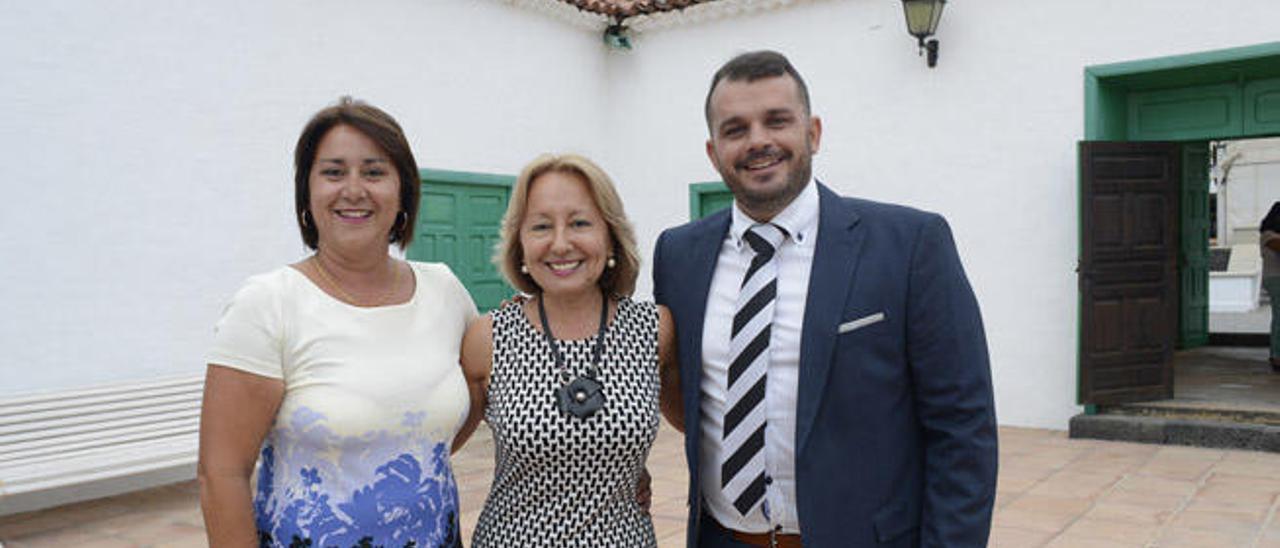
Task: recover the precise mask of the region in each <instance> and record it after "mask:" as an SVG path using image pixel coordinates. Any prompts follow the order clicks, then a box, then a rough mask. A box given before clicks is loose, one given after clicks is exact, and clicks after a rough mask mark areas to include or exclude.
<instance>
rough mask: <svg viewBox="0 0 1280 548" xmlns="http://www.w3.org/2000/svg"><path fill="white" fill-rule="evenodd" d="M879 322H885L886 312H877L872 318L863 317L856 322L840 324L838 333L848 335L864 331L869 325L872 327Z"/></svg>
mask: <svg viewBox="0 0 1280 548" xmlns="http://www.w3.org/2000/svg"><path fill="white" fill-rule="evenodd" d="M879 321H884V312H876V313H875V314H872V315H870V316H863V317H861V318H858V319H856V320H849V321H847V322H844V323H842V324H840V328H839V329H838V330H836V332H837V333H848V332H850V331H853V330H854V329H862V328H864V327H866V326H868V325H871V324H873V323H876V322H879Z"/></svg>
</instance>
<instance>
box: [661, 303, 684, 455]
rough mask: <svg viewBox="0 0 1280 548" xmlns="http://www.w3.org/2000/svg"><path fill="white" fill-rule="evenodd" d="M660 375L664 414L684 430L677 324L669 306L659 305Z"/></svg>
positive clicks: (670, 421)
mask: <svg viewBox="0 0 1280 548" xmlns="http://www.w3.org/2000/svg"><path fill="white" fill-rule="evenodd" d="M658 375H659V377H660V378H661V379H662V390H661V392H660V395H659V397H658V402H659V407H661V409H662V416H664V417H666V418H667V422H669V423H671V426H674V427H675V429H676V430H679V431H681V432H684V400H683V399H682V398H681V395H680V359H679V353H678V352H676V324H675V321H674V320H672V318H671V311H670V310H668V309H667V307H665V306H662V305H658Z"/></svg>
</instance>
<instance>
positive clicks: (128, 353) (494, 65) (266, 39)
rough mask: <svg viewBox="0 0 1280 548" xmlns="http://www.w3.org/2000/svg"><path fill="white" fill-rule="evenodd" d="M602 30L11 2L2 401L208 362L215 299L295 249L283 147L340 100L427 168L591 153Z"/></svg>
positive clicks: (486, 12)
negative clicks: (378, 118)
mask: <svg viewBox="0 0 1280 548" xmlns="http://www.w3.org/2000/svg"><path fill="white" fill-rule="evenodd" d="M604 61H605V55H604V52H603V51H602V49H601V48H600V47H599V36H598V34H596V33H595V32H593V31H588V30H587V29H585V28H583V27H580V26H574V25H571V24H567V23H566V22H565V21H563V20H560V19H557V18H554V17H548V16H546V15H545V14H540V13H536V12H532V11H528V10H520V9H516V8H513V7H511V6H510V5H507V4H504V3H501V2H497V1H494V0H388V1H378V2H340V1H336V0H319V1H301V0H291V1H281V2H276V1H273V2H254V1H249V0H235V1H225V2H182V3H156V2H143V1H125V0H119V1H110V2H96V1H90V0H82V1H71V0H68V1H62V2H8V3H6V4H5V10H4V16H2V17H0V72H2V73H3V77H0V150H3V151H4V152H5V154H4V156H5V160H4V161H2V162H0V181H3V185H4V189H5V190H6V192H5V197H4V199H0V303H2V304H0V310H3V312H2V313H0V348H4V349H5V350H4V354H3V357H0V397H3V396H5V395H12V394H19V393H27V392H36V391H55V390H66V389H71V388H76V387H81V386H91V385H96V384H101V383H112V382H131V381H136V380H140V379H153V378H157V377H166V376H175V375H189V374H200V373H201V372H202V371H203V368H204V363H203V355H204V352H205V350H206V348H207V346H208V343H209V340H210V335H211V333H212V325H213V322H214V321H215V320H216V319H217V317H218V314H219V311H220V310H221V307H222V306H223V304H224V303H225V302H226V301H227V300H228V299H229V298H230V296H231V294H232V292H233V291H234V290H235V288H236V287H238V286H239V284H240V283H241V282H242V281H243V280H244V278H245V277H246V276H249V275H250V274H253V273H256V272H260V271H264V270H268V269H271V268H274V267H277V266H279V265H281V264H285V263H287V262H292V261H295V260H297V259H299V258H300V257H302V256H304V254H305V250H304V248H303V246H302V245H301V242H300V240H299V238H298V236H297V231H296V228H294V226H293V221H292V215H293V206H292V165H291V163H292V153H293V145H294V142H295V140H296V139H297V136H298V132H299V131H300V130H301V129H302V126H303V124H304V123H305V122H306V120H307V119H308V118H309V117H310V116H311V114H313V113H314V112H315V111H316V110H319V109H320V108H322V107H324V106H326V105H327V104H330V103H332V102H333V101H335V100H336V99H337V98H338V96H340V95H343V94H351V95H354V96H355V97H358V98H363V99H366V100H368V101H369V102H371V103H373V104H375V105H378V106H380V107H382V108H384V109H385V110H387V111H388V112H390V113H391V114H392V115H394V116H395V117H396V118H397V119H398V120H399V121H400V122H401V125H402V126H403V127H404V128H405V131H406V132H407V134H408V135H409V138H410V142H411V144H412V146H413V149H414V151H415V153H416V155H417V158H418V162H419V164H420V165H421V166H422V167H436V168H447V169H459V170H471V171H488V172H499V173H514V172H515V171H517V170H518V169H519V168H520V167H521V166H522V165H523V164H524V163H525V162H526V161H528V160H529V159H531V158H532V157H533V156H534V155H535V154H536V153H538V152H540V151H542V150H544V149H556V150H563V149H568V150H578V151H581V152H584V153H587V154H591V155H599V154H600V153H601V152H602V147H601V146H600V140H599V139H598V129H597V128H599V127H600V122H599V120H600V118H601V109H602V108H603V106H604V102H603V99H602V95H601V90H602V89H603V88H602V84H601V80H600V78H599V75H600V74H601V73H602V72H603V68H602V65H603V63H604Z"/></svg>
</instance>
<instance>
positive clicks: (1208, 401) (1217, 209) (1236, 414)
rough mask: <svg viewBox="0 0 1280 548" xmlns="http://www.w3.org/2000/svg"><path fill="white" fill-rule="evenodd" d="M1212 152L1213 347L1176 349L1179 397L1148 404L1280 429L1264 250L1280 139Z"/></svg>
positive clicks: (1277, 183)
mask: <svg viewBox="0 0 1280 548" xmlns="http://www.w3.org/2000/svg"><path fill="white" fill-rule="evenodd" d="M1208 151H1209V154H1208V158H1207V160H1208V166H1207V167H1208V169H1207V174H1208V177H1207V180H1206V181H1205V185H1204V186H1205V187H1206V190H1207V191H1208V197H1209V204H1208V205H1209V208H1208V209H1209V214H1210V223H1209V226H1210V230H1209V238H1208V246H1209V318H1208V320H1209V321H1208V324H1209V325H1208V327H1209V329H1208V330H1209V336H1208V340H1207V343H1208V344H1207V345H1204V346H1198V345H1196V346H1198V347H1195V348H1184V349H1183V350H1180V351H1178V352H1176V353H1175V354H1174V379H1173V386H1174V394H1173V398H1170V399H1168V400H1161V401H1155V402H1149V403H1148V404H1147V405H1150V406H1154V407H1157V408H1165V409H1168V408H1185V409H1191V410H1196V411H1200V412H1203V411H1206V410H1215V411H1217V412H1220V413H1222V414H1223V415H1226V416H1228V417H1232V418H1234V419H1235V420H1245V421H1257V422H1262V423H1265V424H1272V423H1275V424H1280V375H1277V374H1274V373H1273V372H1272V370H1271V367H1270V365H1269V363H1268V357H1269V349H1268V347H1269V338H1270V336H1269V334H1270V329H1271V310H1272V309H1271V307H1272V299H1271V296H1270V295H1268V293H1267V291H1266V289H1265V288H1264V287H1263V284H1262V278H1263V260H1262V254H1261V248H1260V245H1259V224H1260V222H1261V220H1262V218H1263V217H1264V216H1265V215H1266V213H1267V211H1268V210H1269V209H1270V208H1271V205H1272V204H1273V203H1276V202H1277V201H1280V138H1261V139H1236V140H1221V141H1211V142H1209V143H1208ZM1184 169H1185V168H1184ZM1182 262H1183V263H1184V264H1185V261H1182ZM1276 301H1277V303H1276V304H1277V305H1280V299H1276ZM1186 346H1192V345H1184V347H1186Z"/></svg>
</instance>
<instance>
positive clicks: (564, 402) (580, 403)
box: [538, 293, 609, 419]
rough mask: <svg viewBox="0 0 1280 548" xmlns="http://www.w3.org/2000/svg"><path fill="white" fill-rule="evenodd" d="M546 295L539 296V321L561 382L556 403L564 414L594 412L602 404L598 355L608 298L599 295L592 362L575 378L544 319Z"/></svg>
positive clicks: (606, 321)
mask: <svg viewBox="0 0 1280 548" xmlns="http://www.w3.org/2000/svg"><path fill="white" fill-rule="evenodd" d="M543 300H545V297H544V296H542V295H539V296H538V319H539V320H542V335H543V336H544V337H546V338H547V346H550V347H551V355H552V356H553V357H554V358H555V360H556V370H557V372H556V378H557V380H559V381H560V384H559V386H556V389H555V398H556V406H557V407H559V408H560V412H561V413H564V414H565V416H569V415H572V416H575V417H578V418H580V419H585V418H587V417H590V416H591V415H594V414H595V413H596V411H599V410H600V408H601V407H604V385H602V384H600V380H599V377H600V357H601V356H603V355H604V334H605V331H606V330H607V329H608V327H609V299H608V298H607V297H606V296H605V295H604V293H601V294H600V330H599V331H598V332H597V333H596V344H595V346H594V347H593V348H592V349H591V365H590V366H588V367H587V374H586V375H581V376H578V377H574V376H573V375H570V374H569V367H568V365H566V364H565V361H564V355H563V354H561V353H560V345H559V344H557V343H556V337H555V335H552V334H551V322H548V321H547V308H546V306H544V305H543V304H542V302H543Z"/></svg>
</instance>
